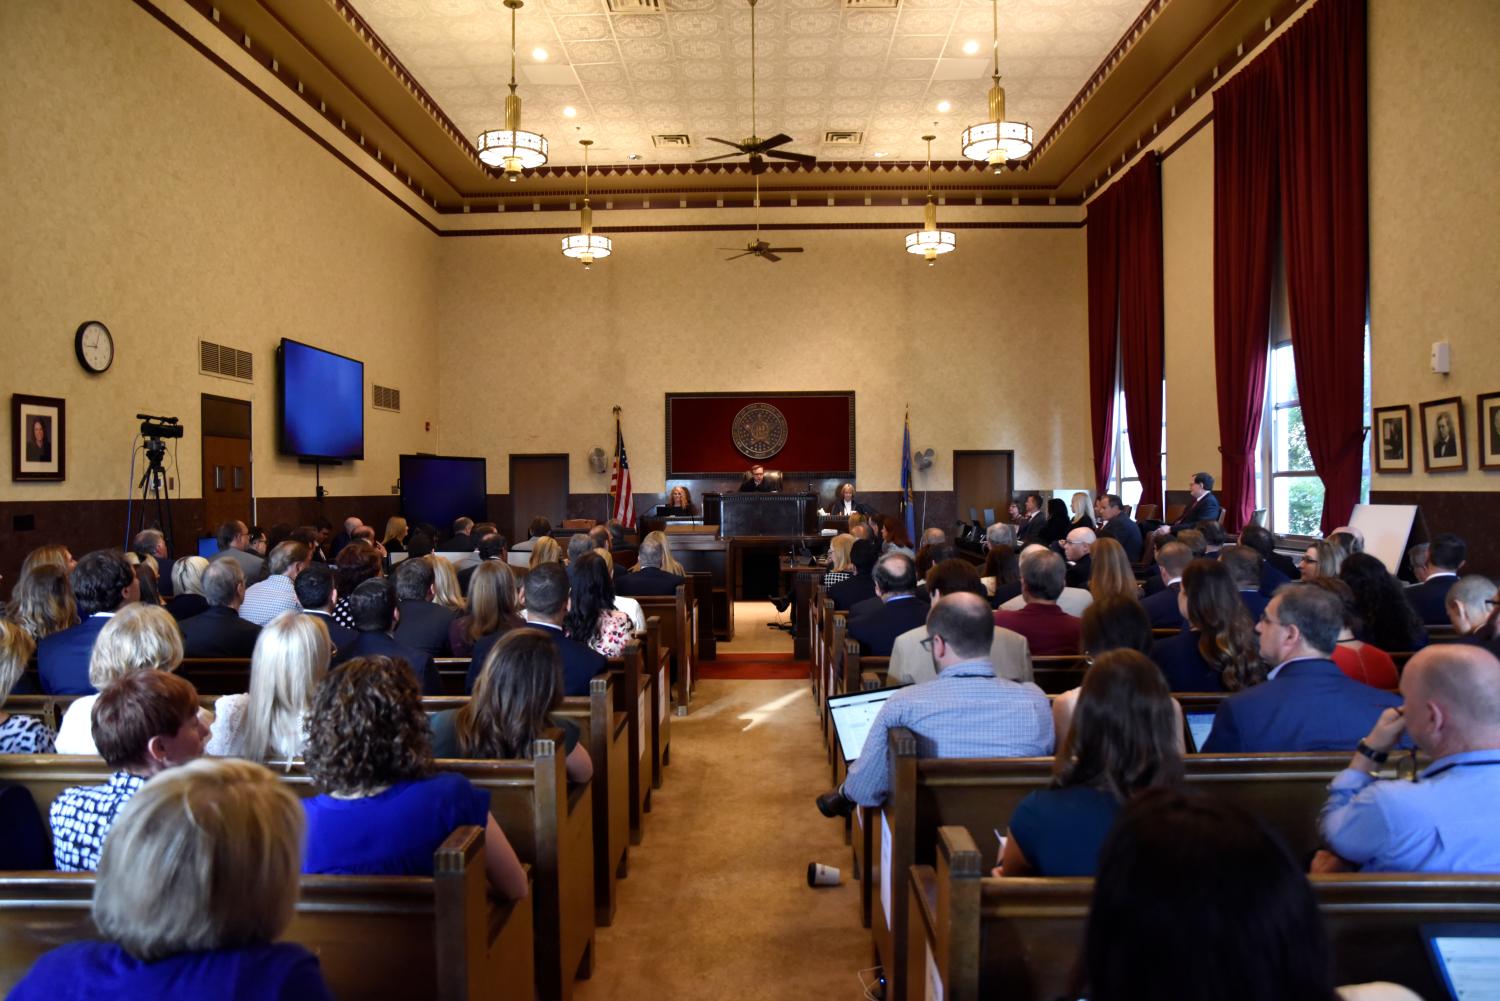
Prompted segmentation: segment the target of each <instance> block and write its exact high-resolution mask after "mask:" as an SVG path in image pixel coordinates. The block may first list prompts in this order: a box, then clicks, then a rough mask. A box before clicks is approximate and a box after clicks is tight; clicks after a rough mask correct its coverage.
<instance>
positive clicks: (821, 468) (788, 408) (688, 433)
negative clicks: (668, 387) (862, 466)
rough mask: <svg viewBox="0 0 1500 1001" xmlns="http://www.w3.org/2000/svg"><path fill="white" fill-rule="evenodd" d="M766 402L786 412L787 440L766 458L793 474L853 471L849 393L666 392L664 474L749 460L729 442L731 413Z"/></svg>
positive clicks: (719, 468) (720, 471)
mask: <svg viewBox="0 0 1500 1001" xmlns="http://www.w3.org/2000/svg"><path fill="white" fill-rule="evenodd" d="M752 403H766V404H769V405H770V406H773V407H775V408H776V409H777V410H779V411H781V413H782V415H783V416H785V417H786V423H787V435H786V444H785V445H783V446H782V449H781V451H780V452H778V453H777V454H776V455H773V456H771V457H770V458H769V459H766V460H765V465H766V467H767V468H770V469H779V470H781V471H782V472H783V473H786V474H788V475H792V476H843V477H852V476H853V475H854V394H853V393H761V394H759V395H753V394H748V393H746V394H716V393H705V394H701V395H694V394H688V393H668V394H667V477H668V478H673V477H685V476H725V475H730V474H735V473H739V472H740V471H742V470H745V469H748V468H749V467H750V464H751V462H752V461H753V460H751V459H749V458H747V457H746V456H745V455H743V454H742V453H741V452H740V450H739V449H737V448H735V447H734V436H733V433H732V427H733V424H734V417H735V415H736V414H738V413H739V412H740V410H742V409H743V408H745V407H747V406H749V405H750V404H752Z"/></svg>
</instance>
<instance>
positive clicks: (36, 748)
mask: <svg viewBox="0 0 1500 1001" xmlns="http://www.w3.org/2000/svg"><path fill="white" fill-rule="evenodd" d="M47 569H49V570H52V569H54V568H52V567H48V568H47ZM35 652H36V642H35V641H34V640H32V638H31V635H30V634H29V633H27V632H26V630H25V629H24V628H23V627H21V626H19V625H17V624H16V623H14V622H7V621H6V620H4V619H0V706H3V705H5V700H6V698H7V697H8V696H9V695H10V693H11V689H13V688H15V687H16V682H17V681H19V680H21V672H22V671H25V670H26V662H27V661H29V660H30V659H31V655H32V654H33V653H35ZM56 736H57V735H56V734H54V733H53V732H52V730H51V728H50V727H48V726H47V725H46V724H45V723H43V722H42V721H41V720H40V719H38V718H37V717H35V716H20V715H11V714H10V713H7V712H4V711H3V710H0V754H51V753H52V748H53V741H54V740H55V739H56Z"/></svg>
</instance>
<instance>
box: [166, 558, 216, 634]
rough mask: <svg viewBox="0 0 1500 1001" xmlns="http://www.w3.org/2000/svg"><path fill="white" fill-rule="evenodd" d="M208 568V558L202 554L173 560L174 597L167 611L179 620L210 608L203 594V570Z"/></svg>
mask: <svg viewBox="0 0 1500 1001" xmlns="http://www.w3.org/2000/svg"><path fill="white" fill-rule="evenodd" d="M207 569H208V560H205V559H204V558H203V557H201V556H185V557H183V558H182V559H180V560H174V561H173V562H172V599H171V600H170V601H168V602H167V611H168V612H170V613H171V614H172V618H174V619H176V620H177V621H178V622H181V621H182V620H183V619H191V618H192V617H193V616H195V615H197V614H198V613H199V612H202V611H205V610H206V609H207V608H208V599H207V598H205V597H204V596H203V571H205V570H207Z"/></svg>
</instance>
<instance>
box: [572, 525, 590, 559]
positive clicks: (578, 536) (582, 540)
mask: <svg viewBox="0 0 1500 1001" xmlns="http://www.w3.org/2000/svg"><path fill="white" fill-rule="evenodd" d="M594 549H595V546H594V537H593V535H592V534H590V533H585V532H574V533H573V534H572V535H570V536H568V562H569V563H577V562H578V561H579V560H580V559H581V558H582V557H583V556H584V555H585V554H587V553H591V552H593V551H594Z"/></svg>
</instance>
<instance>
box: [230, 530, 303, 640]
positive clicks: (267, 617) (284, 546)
mask: <svg viewBox="0 0 1500 1001" xmlns="http://www.w3.org/2000/svg"><path fill="white" fill-rule="evenodd" d="M309 555H310V554H309V552H308V548H307V546H305V545H303V544H302V543H300V542H292V541H290V540H288V541H286V542H279V543H277V544H276V548H275V549H272V550H271V554H270V555H269V556H267V557H266V571H267V576H266V579H265V580H263V581H259V582H257V583H254V584H251V585H250V586H249V587H247V588H245V600H244V601H243V602H241V603H240V618H242V619H244V620H245V621H246V622H253V623H255V624H256V625H257V626H264V625H265V624H266V623H267V622H270V621H271V620H272V619H274V618H276V616H278V615H280V614H281V613H282V612H293V611H299V610H301V608H302V603H301V602H300V601H298V600H297V575H298V574H300V573H301V572H302V571H303V570H305V569H307V567H308V565H309V564H308V556H309Z"/></svg>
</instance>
